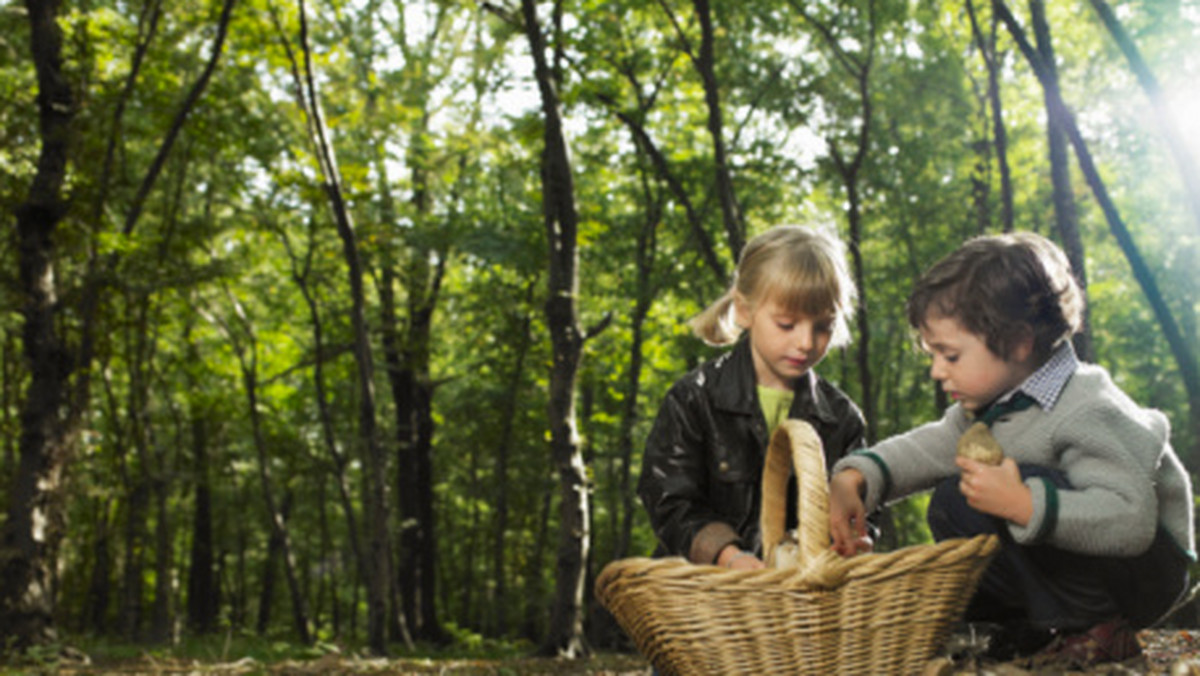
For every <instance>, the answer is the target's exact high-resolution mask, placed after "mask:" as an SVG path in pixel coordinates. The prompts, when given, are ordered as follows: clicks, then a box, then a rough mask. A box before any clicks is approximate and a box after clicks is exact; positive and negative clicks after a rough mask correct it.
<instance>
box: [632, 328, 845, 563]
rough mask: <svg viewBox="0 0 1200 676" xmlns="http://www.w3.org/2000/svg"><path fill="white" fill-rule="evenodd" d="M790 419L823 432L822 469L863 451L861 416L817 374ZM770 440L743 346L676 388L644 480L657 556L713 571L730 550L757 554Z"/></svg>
mask: <svg viewBox="0 0 1200 676" xmlns="http://www.w3.org/2000/svg"><path fill="white" fill-rule="evenodd" d="M788 417H789V418H799V419H801V420H806V421H808V422H809V423H811V424H812V425H813V427H814V428H815V429H816V430H817V433H818V434H819V435H820V437H821V441H822V442H823V443H824V445H825V456H826V457H825V461H826V467H833V463H834V462H835V461H836V460H838V459H839V458H841V457H842V456H844V455H845V454H846V453H848V452H849V451H851V450H854V449H857V448H860V447H861V446H863V445H864V433H865V424H864V422H863V416H862V412H861V411H860V410H859V409H858V407H857V406H856V405H855V404H854V402H853V401H851V400H850V398H849V397H847V396H846V395H845V394H844V393H843V392H842V391H841V390H839V389H838V388H837V387H835V386H833V385H832V384H830V383H829V382H827V381H825V380H824V379H822V378H821V377H820V376H818V375H817V374H815V373H813V372H812V371H809V372H808V374H806V376H804V377H802V378H800V379H799V380H798V381H797V383H796V390H795V399H794V400H793V402H792V407H791V409H790V410H789V412H788ZM767 441H768V438H767V423H766V420H765V418H764V417H763V414H762V409H761V406H760V405H759V401H758V393H757V391H756V379H755V375H754V362H753V357H752V355H751V352H750V343H749V342H748V341H747V340H742V341H740V342H739V343H738V344H737V345H736V346H735V347H734V348H733V349H732V350H730V351H729V352H726V353H725V354H723V355H721V356H720V357H718V358H716V359H714V360H713V361H710V362H707V363H705V364H702V365H701V366H700V367H698V368H697V369H695V370H694V371H692V372H691V373H689V374H687V375H686V376H684V377H683V378H681V379H680V380H679V381H677V382H676V383H675V384H674V385H673V386H672V387H671V389H670V391H668V392H667V396H666V399H665V400H664V401H663V403H662V406H661V407H660V408H659V412H658V417H657V419H656V420H655V421H654V426H653V427H652V428H651V430H650V435H649V437H648V438H647V440H646V451H645V455H644V458H643V465H642V475H641V478H640V480H639V482H638V495H639V496H640V497H641V499H642V503H643V504H644V505H645V506H646V510H647V511H648V512H649V514H650V523H651V524H652V525H653V526H654V532H655V534H656V535H657V536H658V541H659V547H658V550H657V552H656V555H660V556H663V555H671V556H684V557H687V558H688V559H690V560H691V561H693V562H694V563H713V562H715V561H716V557H717V555H718V554H720V552H721V549H723V548H724V547H725V546H726V545H729V544H734V543H736V544H738V545H739V546H740V547H742V548H745V549H750V550H753V551H755V552H759V553H761V546H760V542H759V533H758V531H759V523H758V513H759V503H760V501H761V493H762V485H761V484H762V467H763V459H764V451H765V449H766V447H767ZM794 492H795V485H794V480H793V482H792V486H791V487H790V490H789V494H790V495H789V497H790V498H793V499H789V500H788V504H789V508H788V527H789V528H793V527H794V526H795V524H794V523H793V522H794V521H795V507H794V505H795V501H794Z"/></svg>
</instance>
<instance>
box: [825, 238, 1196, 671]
mask: <svg viewBox="0 0 1200 676" xmlns="http://www.w3.org/2000/svg"><path fill="white" fill-rule="evenodd" d="M1082 316H1083V296H1082V293H1081V292H1080V289H1079V287H1078V286H1077V284H1076V282H1075V280H1074V279H1073V277H1072V276H1071V273H1070V268H1069V265H1068V263H1067V260H1066V257H1065V256H1064V255H1063V253H1062V251H1061V250H1059V249H1058V247H1056V246H1055V245H1054V244H1052V243H1051V242H1050V241H1049V240H1047V239H1045V238H1044V237H1041V236H1038V235H1034V234H1031V233H1019V234H1010V235H1000V236H994V237H978V238H975V239H972V240H970V241H968V242H967V243H966V244H964V245H963V246H962V247H961V248H960V249H958V250H957V251H955V252H954V253H952V254H950V255H949V256H947V257H946V258H944V259H942V260H941V261H940V262H938V263H937V264H936V265H934V266H933V268H931V269H930V270H929V271H928V272H927V273H926V274H925V275H924V276H923V277H922V278H921V279H920V281H918V282H917V286H916V288H915V289H914V291H913V293H912V296H911V297H910V298H909V303H908V320H909V323H910V324H911V325H912V326H913V327H914V328H915V329H917V330H918V331H919V332H920V336H921V342H922V346H923V348H924V349H925V350H926V351H928V352H929V354H930V355H931V356H932V359H933V363H932V366H931V369H930V375H931V376H932V377H933V379H934V380H936V381H938V382H939V383H940V384H941V386H942V388H943V389H944V390H945V391H946V392H947V393H948V394H949V395H950V397H951V398H952V399H953V400H954V401H955V402H956V403H955V404H954V405H953V406H951V407H950V408H949V409H947V411H946V413H945V415H944V416H943V417H942V419H941V420H939V421H937V422H933V423H929V424H926V425H923V426H921V427H918V428H916V429H914V430H911V431H909V432H907V433H905V434H901V435H898V436H896V437H893V438H891V439H888V440H886V441H884V442H882V443H880V444H878V445H876V446H875V447H873V448H871V449H864V450H863V451H861V452H858V453H856V454H853V455H851V456H848V457H846V458H844V459H842V460H841V461H839V462H838V463H837V464H836V465H835V466H834V468H833V472H834V473H833V478H832V481H831V486H830V533H831V535H832V537H833V541H834V547H835V549H837V550H838V551H840V552H842V553H843V554H850V553H853V551H852V550H853V543H855V542H856V541H857V539H858V538H859V537H860V536H861V535H862V524H863V523H864V514H865V513H867V512H869V511H870V510H873V509H875V508H876V507H877V506H878V505H879V504H881V503H883V502H887V501H892V500H896V499H899V498H902V497H905V496H907V495H909V494H912V493H914V492H917V491H921V490H924V489H929V488H934V493H933V495H932V497H931V499H930V503H929V512H928V515H927V519H928V521H929V524H930V529H931V530H932V532H933V534H934V537H935V538H937V539H938V540H943V539H946V538H951V537H967V536H973V535H977V534H981V533H995V534H997V535H998V536H999V537H1000V538H1001V542H1002V547H1001V550H1000V553H999V554H997V556H996V558H995V559H994V560H993V562H992V564H991V565H990V566H989V568H988V570H987V572H986V573H985V574H984V577H983V580H982V581H981V583H980V586H979V589H978V591H977V593H976V595H975V597H974V598H973V599H972V601H971V604H970V606H969V607H968V609H967V619H968V620H972V621H989V622H995V623H998V624H999V626H1000V627H1001V630H1000V631H999V632H998V634H997V635H996V636H993V640H992V644H991V646H990V648H989V651H990V656H991V657H995V658H1000V659H1009V658H1011V657H1013V656H1014V655H1018V654H1020V655H1024V654H1031V653H1036V658H1035V661H1036V662H1053V663H1056V664H1060V663H1066V664H1070V665H1073V666H1075V667H1077V668H1086V667H1087V666H1089V665H1092V664H1097V663H1101V662H1110V661H1122V660H1125V659H1129V658H1131V657H1134V656H1137V655H1138V654H1140V652H1141V648H1140V646H1139V645H1138V642H1137V638H1136V629H1137V628H1139V627H1145V626H1148V625H1150V624H1152V623H1153V622H1154V621H1155V620H1157V619H1159V618H1160V617H1162V616H1163V615H1164V614H1165V613H1166V612H1167V611H1168V610H1169V609H1170V608H1171V605H1172V604H1173V603H1174V602H1175V601H1176V600H1177V599H1178V598H1179V597H1180V596H1181V594H1182V593H1183V591H1184V589H1185V588H1186V587H1187V582H1188V580H1187V576H1188V573H1187V565H1188V562H1189V561H1190V560H1194V559H1195V540H1194V536H1193V532H1192V489H1191V482H1190V479H1189V477H1188V473H1187V471H1186V470H1185V469H1184V467H1183V465H1182V464H1181V463H1180V461H1179V458H1178V457H1177V456H1176V455H1175V453H1174V451H1173V450H1172V449H1171V444H1170V431H1169V427H1168V422H1167V419H1166V417H1165V416H1164V415H1162V414H1161V413H1160V412H1158V411H1154V410H1149V409H1144V408H1141V407H1139V406H1138V405H1136V404H1135V403H1134V402H1133V401H1132V400H1131V399H1129V397H1128V396H1126V395H1125V394H1124V393H1123V392H1121V390H1119V389H1118V388H1117V386H1116V385H1114V384H1113V382H1112V380H1111V379H1110V378H1109V375H1108V373H1107V372H1106V371H1105V370H1104V369H1102V368H1100V367H1098V366H1095V365H1091V364H1083V363H1081V362H1079V361H1078V360H1077V359H1076V357H1075V352H1074V350H1073V348H1072V347H1071V343H1070V340H1069V338H1070V337H1071V335H1073V334H1074V333H1075V332H1076V331H1078V330H1079V327H1080V325H1081V322H1082ZM976 421H982V422H984V423H986V424H988V425H990V426H991V432H992V434H993V435H994V437H995V439H996V441H998V442H999V445H1000V446H1001V447H1002V448H1003V451H1004V454H1005V456H1006V457H1005V458H1004V460H1003V461H1002V462H1001V463H1000V464H999V465H995V466H992V465H986V464H982V463H980V462H976V461H974V460H971V459H968V458H958V457H957V456H956V444H957V441H958V438H959V436H960V435H961V434H962V433H963V432H964V431H965V430H966V429H967V428H968V427H969V426H970V425H972V423H974V422H976Z"/></svg>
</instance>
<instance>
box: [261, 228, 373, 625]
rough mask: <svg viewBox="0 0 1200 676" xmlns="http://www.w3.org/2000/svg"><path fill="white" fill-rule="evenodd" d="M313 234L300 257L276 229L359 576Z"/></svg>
mask: <svg viewBox="0 0 1200 676" xmlns="http://www.w3.org/2000/svg"><path fill="white" fill-rule="evenodd" d="M316 233H317V228H316V224H312V223H310V227H309V231H308V244H307V247H306V248H305V250H304V254H303V256H302V257H301V256H297V255H296V252H294V251H293V250H292V244H291V240H290V239H288V236H287V233H286V232H284V231H283V230H282V229H281V230H280V231H279V237H280V240H281V241H282V242H283V246H284V249H286V251H287V254H288V258H289V259H290V261H291V268H292V280H293V281H295V282H296V287H297V288H298V289H299V290H300V295H301V296H302V297H303V298H304V304H305V305H306V306H307V307H308V316H309V321H310V322H311V323H312V333H313V347H312V349H313V354H314V359H313V390H314V398H315V399H316V404H317V418H318V419H319V420H320V426H321V439H322V441H323V442H324V444H325V451H326V452H327V453H328V454H329V466H330V474H331V476H332V479H333V481H334V485H335V487H336V488H337V493H338V504H339V505H340V506H341V509H342V515H343V516H344V518H345V519H346V538H347V540H348V541H349V544H350V550H351V551H352V552H353V554H354V565H355V569H356V570H357V572H358V573H359V576H360V578H365V570H366V569H365V566H366V565H367V561H366V559H365V557H364V555H363V551H362V538H361V536H360V535H359V528H358V519H357V517H356V513H355V511H354V502H353V497H352V495H351V490H350V485H349V479H348V478H347V476H346V467H347V465H348V464H349V458H347V457H346V454H345V453H343V452H342V451H341V450H339V448H338V444H337V436H336V434H335V433H334V427H333V412H332V411H331V410H330V406H329V395H328V392H327V389H326V385H325V360H326V359H327V355H326V352H327V348H326V344H325V323H324V321H323V319H322V317H321V311H320V307H318V305H317V299H316V297H315V296H314V295H313V292H312V286H311V283H310V281H309V274H310V273H311V271H312V261H313V256H314V255H315V254H316V250H317V246H316ZM337 607H338V604H337V600H336V597H335V599H334V609H335V615H334V618H335V625H336V619H337V614H336V609H337Z"/></svg>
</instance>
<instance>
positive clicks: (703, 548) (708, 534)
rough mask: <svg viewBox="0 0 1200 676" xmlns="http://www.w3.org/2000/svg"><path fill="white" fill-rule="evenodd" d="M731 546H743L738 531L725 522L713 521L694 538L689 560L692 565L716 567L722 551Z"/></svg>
mask: <svg viewBox="0 0 1200 676" xmlns="http://www.w3.org/2000/svg"><path fill="white" fill-rule="evenodd" d="M729 545H737V546H739V547H742V546H743V545H742V539H741V538H740V537H738V534H737V531H735V530H733V527H732V526H730V525H729V524H727V523H725V522H724V521H713V522H712V523H709V524H708V525H706V526H705V527H703V528H701V529H700V530H699V532H697V533H696V536H695V537H693V538H692V547H691V549H690V550H689V551H688V560H689V561H691V562H692V563H698V564H703V565H709V566H714V565H716V563H717V556H719V555H720V554H721V550H722V549H725V548H726V547H728V546H729Z"/></svg>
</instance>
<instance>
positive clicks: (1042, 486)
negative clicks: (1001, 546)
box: [1008, 476, 1058, 545]
mask: <svg viewBox="0 0 1200 676" xmlns="http://www.w3.org/2000/svg"><path fill="white" fill-rule="evenodd" d="M1025 485H1027V486H1029V494H1030V497H1032V498H1033V514H1032V515H1031V516H1030V517H1029V523H1028V524H1026V525H1024V526H1019V525H1017V524H1015V523H1012V522H1011V521H1010V522H1009V523H1008V532H1009V533H1011V534H1012V536H1013V540H1015V541H1016V542H1017V543H1019V544H1022V545H1035V544H1039V543H1042V542H1045V541H1046V540H1047V539H1049V537H1050V536H1051V535H1052V534H1053V533H1054V527H1055V526H1056V525H1058V487H1057V486H1055V485H1054V483H1053V482H1052V481H1050V480H1049V479H1048V478H1046V477H1041V476H1035V477H1030V478H1029V479H1028V480H1027V481H1026V482H1025Z"/></svg>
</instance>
